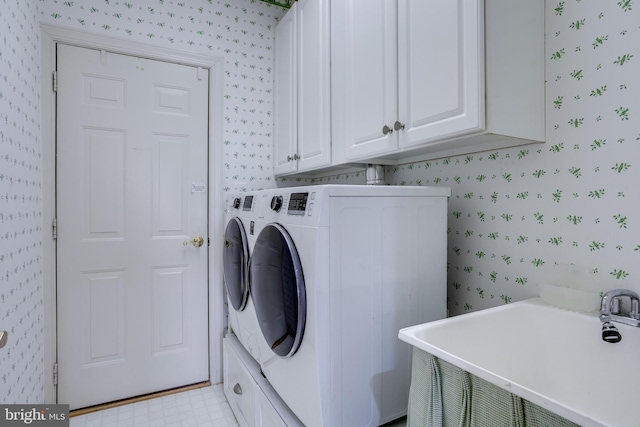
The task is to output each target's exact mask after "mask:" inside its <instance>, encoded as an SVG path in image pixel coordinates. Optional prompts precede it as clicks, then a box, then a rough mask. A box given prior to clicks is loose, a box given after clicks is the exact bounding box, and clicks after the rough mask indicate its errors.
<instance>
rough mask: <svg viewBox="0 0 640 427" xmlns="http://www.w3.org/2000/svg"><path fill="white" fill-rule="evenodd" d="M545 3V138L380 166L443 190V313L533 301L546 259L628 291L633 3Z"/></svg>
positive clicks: (639, 172) (638, 49) (396, 179)
mask: <svg viewBox="0 0 640 427" xmlns="http://www.w3.org/2000/svg"><path fill="white" fill-rule="evenodd" d="M635 3H636V2H634V1H632V0H622V1H607V2H601V1H595V0H565V1H555V0H554V1H547V2H546V17H545V18H546V79H547V86H546V87H547V88H546V99H547V101H546V102H547V106H546V120H547V131H546V143H544V144H537V145H529V146H523V147H519V148H513V149H505V150H498V151H493V152H486V153H479V154H473V155H468V156H461V157H452V158H447V159H442V160H435V161H430V162H420V163H414V164H409V165H403V166H398V167H393V168H389V169H388V171H387V177H388V181H389V182H390V183H392V184H395V185H443V186H448V187H451V189H452V193H453V194H452V197H451V199H450V204H449V219H448V220H449V249H448V250H449V253H448V262H449V273H448V284H447V286H448V288H447V292H448V299H449V310H450V314H452V315H453V314H459V313H464V312H467V311H472V310H478V309H482V308H486V307H492V306H496V305H499V304H503V303H509V302H515V301H517V300H521V299H524V298H529V297H533V296H537V294H538V288H537V285H538V284H539V283H540V282H542V281H544V280H545V279H546V278H547V277H548V276H549V275H550V274H551V273H550V267H551V266H553V265H554V264H575V265H578V266H584V267H587V268H590V269H593V270H594V271H595V279H596V282H597V286H598V288H599V290H600V291H606V290H609V289H612V288H617V287H622V288H631V289H635V290H636V291H640V211H639V208H640V190H639V189H638V182H640V163H638V159H640V96H638V94H639V93H640V43H639V41H640V26H639V24H638V23H639V22H640V5H636V4H635Z"/></svg>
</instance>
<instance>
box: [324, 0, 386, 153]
mask: <svg viewBox="0 0 640 427" xmlns="http://www.w3.org/2000/svg"><path fill="white" fill-rule="evenodd" d="M396 63H397V55H396V6H395V4H394V2H390V1H388V0H353V1H333V2H332V4H331V73H332V75H331V85H332V86H331V89H332V93H331V96H332V100H331V102H332V113H333V114H332V118H331V120H332V135H333V141H334V143H335V144H339V145H340V146H342V147H344V152H343V153H338V152H336V150H334V153H335V154H336V156H338V157H337V158H334V162H335V161H336V160H339V159H340V157H346V159H351V158H357V157H361V156H364V155H369V154H373V153H379V152H386V151H389V150H390V149H393V148H394V147H396V146H397V141H395V140H394V135H393V134H392V133H388V134H386V135H385V134H383V132H382V128H383V126H384V125H388V126H390V127H392V126H393V123H394V121H395V120H396V117H397V115H398V112H397V97H398V95H397V93H398V92H397V85H396V80H397V75H396V73H397V67H396Z"/></svg>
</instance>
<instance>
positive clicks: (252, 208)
mask: <svg viewBox="0 0 640 427" xmlns="http://www.w3.org/2000/svg"><path fill="white" fill-rule="evenodd" d="M255 200H256V198H255V195H254V194H250V193H247V194H242V195H239V196H237V197H234V198H233V201H232V204H231V206H229V207H227V209H226V211H225V224H226V226H225V233H224V248H223V276H224V285H225V289H226V295H227V305H228V322H229V324H228V326H229V329H230V330H231V332H232V333H233V334H234V335H235V336H236V337H237V338H238V340H239V341H240V343H241V344H242V346H243V347H244V348H245V349H246V350H247V351H248V352H249V354H251V356H252V357H253V358H254V359H256V361H257V362H258V363H260V362H261V360H262V356H261V352H260V349H261V348H264V344H261V341H263V338H262V336H261V334H260V328H259V326H258V321H257V318H256V312H255V309H254V307H253V303H252V301H251V295H250V283H249V258H250V256H251V252H252V250H253V245H254V242H255V233H253V227H254V225H253V224H254V220H255V216H256V205H255Z"/></svg>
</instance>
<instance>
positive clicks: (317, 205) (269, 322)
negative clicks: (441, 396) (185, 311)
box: [249, 185, 451, 427]
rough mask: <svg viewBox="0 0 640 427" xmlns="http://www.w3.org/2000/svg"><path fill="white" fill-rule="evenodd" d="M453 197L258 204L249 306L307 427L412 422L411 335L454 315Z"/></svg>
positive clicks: (279, 379) (320, 190) (422, 192)
mask: <svg viewBox="0 0 640 427" xmlns="http://www.w3.org/2000/svg"><path fill="white" fill-rule="evenodd" d="M450 194H451V193H450V189H448V188H443V187H390V186H350V185H349V186H347V185H344V186H342V185H322V186H310V187H297V188H281V189H273V190H265V191H261V192H258V193H256V195H255V197H256V206H257V208H258V210H257V211H256V214H257V215H256V220H255V221H256V222H255V224H256V229H255V230H254V231H255V234H256V235H257V237H256V240H255V245H254V246H253V253H252V254H251V259H250V268H249V275H250V282H251V299H252V300H253V305H254V308H255V311H256V315H257V320H258V325H259V327H260V331H261V332H262V334H263V337H264V340H263V341H262V343H261V345H265V344H266V346H264V347H262V360H261V367H262V372H263V374H264V375H265V376H266V378H267V380H268V381H269V383H270V384H271V385H272V386H273V388H274V389H275V391H276V392H277V393H278V394H279V395H280V397H281V398H282V399H283V400H284V402H285V403H286V404H287V405H288V406H289V408H290V409H291V410H292V411H293V412H294V413H295V414H296V416H297V417H298V418H299V419H300V420H301V421H302V422H303V423H304V424H305V426H307V427H315V426H331V427H339V426H343V427H365V426H379V425H382V424H384V423H386V422H389V421H392V420H394V419H396V418H398V417H401V416H403V415H404V414H405V413H406V407H407V401H408V393H409V380H410V359H411V352H410V348H409V346H408V345H407V344H406V343H403V342H401V341H400V340H399V339H398V338H397V335H398V331H399V330H400V329H401V328H404V327H407V326H409V325H415V324H420V323H425V322H428V321H432V320H436V319H441V318H444V317H445V315H446V247H447V220H446V218H447V201H448V197H449V196H450Z"/></svg>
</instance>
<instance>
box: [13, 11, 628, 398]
mask: <svg viewBox="0 0 640 427" xmlns="http://www.w3.org/2000/svg"><path fill="white" fill-rule="evenodd" d="M636 3H637V2H636V1H634V0H620V1H617V0H613V1H609V2H602V1H597V0H565V1H558V0H547V1H546V3H545V4H546V34H547V35H546V38H547V43H546V58H545V59H546V71H547V72H546V75H547V94H546V95H547V108H546V110H547V142H546V143H544V144H537V145H529V146H523V147H518V148H514V149H504V150H496V151H493V152H485V153H479V154H473V155H468V156H460V157H451V158H447V159H440V160H434V161H429V162H419V163H413V164H407V165H401V166H397V167H388V168H387V170H386V173H387V181H388V182H389V183H390V184H392V185H441V186H448V187H451V189H452V197H451V199H450V206H449V249H448V262H449V266H448V267H449V277H448V283H447V287H448V298H449V309H450V314H452V315H453V314H459V313H464V312H468V311H473V310H478V309H482V308H486V307H491V306H496V305H500V304H504V303H509V302H514V301H517V300H520V299H523V298H528V297H531V296H535V295H536V294H537V284H538V283H540V282H541V281H542V280H544V278H545V277H546V275H547V274H548V270H549V268H550V267H551V266H553V265H554V264H556V263H565V264H577V265H582V266H586V267H589V268H592V269H594V271H595V277H596V279H597V281H598V287H599V289H600V290H607V289H609V288H613V287H628V288H632V289H635V290H640V289H639V287H640V285H639V283H640V282H639V280H640V262H639V261H640V238H639V237H638V236H640V233H639V232H638V227H639V225H638V222H640V214H639V213H638V212H637V211H638V206H640V200H639V198H640V192H639V191H638V189H637V184H636V183H637V182H640V179H639V178H640V176H639V175H640V165H638V164H637V160H636V159H638V158H640V119H639V117H638V114H639V112H640V97H638V93H640V92H639V90H640V88H639V85H640V78H638V76H640V70H639V69H638V68H639V67H640V52H639V50H640V43H638V40H640V25H639V22H640V19H639V13H640V8H639V7H638V5H637V4H636ZM285 11H286V10H285V9H283V8H281V7H278V6H274V5H269V4H267V3H265V2H261V1H258V0H226V1H219V0H190V1H186V0H144V1H136V2H133V1H125V0H69V1H65V0H25V1H21V2H11V1H9V0H0V25H2V28H3V31H2V37H0V123H1V125H0V329H6V330H8V331H9V334H10V335H9V345H8V346H7V347H5V348H3V349H0V399H1V400H2V401H3V402H7V403H9V402H38V401H42V399H43V382H44V379H43V378H42V376H43V363H44V361H43V335H42V334H43V328H44V326H43V319H42V313H43V301H42V298H43V296H42V294H43V292H42V233H43V229H42V224H41V212H42V198H41V191H42V189H41V186H42V185H41V184H42V176H41V175H42V158H41V136H40V132H41V131H40V120H41V117H40V115H41V111H40V108H41V107H40V59H39V58H40V39H39V33H40V31H39V28H38V21H43V22H46V23H50V24H55V25H60V26H66V27H71V28H74V29H78V30H84V31H89V32H93V33H98V34H104V35H107V36H112V37H118V38H124V39H128V40H133V41H138V42H145V43H149V44H155V45H161V46H164V47H170V48H174V49H181V50H188V51H193V52H198V53H210V54H211V55H214V56H222V57H224V58H225V82H224V84H225V91H224V117H223V126H224V152H223V156H224V157H223V159H221V162H220V167H221V168H223V171H224V174H223V175H224V181H223V182H222V185H223V187H224V190H225V193H226V194H228V195H229V197H230V195H231V194H233V193H234V192H237V191H239V190H242V189H249V190H255V189H260V188H269V187H274V186H276V185H277V186H288V185H299V184H308V183H356V184H363V183H364V173H362V172H355V173H348V174H341V175H337V176H333V177H329V178H320V179H314V180H308V179H302V178H295V177H294V178H278V179H276V178H274V177H273V175H272V160H271V151H272V88H273V81H272V80H273V28H274V26H275V25H276V23H277V22H278V20H279V18H280V17H281V16H282V15H283V14H284V13H285Z"/></svg>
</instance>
